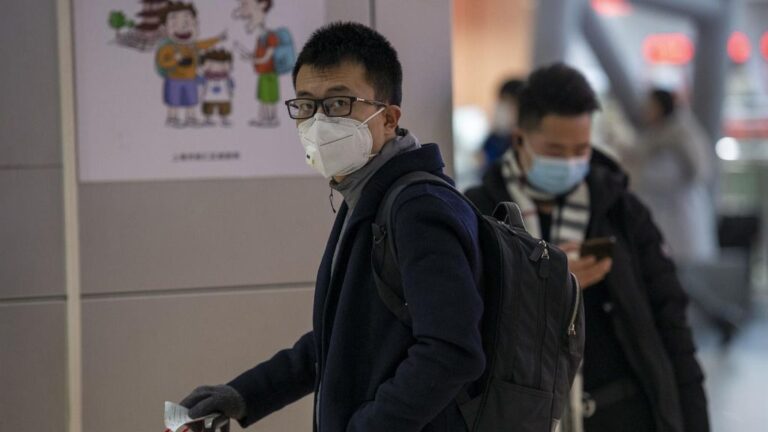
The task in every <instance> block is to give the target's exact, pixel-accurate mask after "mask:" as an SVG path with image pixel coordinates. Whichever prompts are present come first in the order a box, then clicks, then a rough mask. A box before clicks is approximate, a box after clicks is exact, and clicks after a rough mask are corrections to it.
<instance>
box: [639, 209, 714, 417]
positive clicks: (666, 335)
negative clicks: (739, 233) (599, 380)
mask: <svg viewBox="0 0 768 432" xmlns="http://www.w3.org/2000/svg"><path fill="white" fill-rule="evenodd" d="M626 203H627V210H628V212H627V214H628V215H631V216H629V217H628V218H627V219H629V220H631V221H632V222H633V223H632V226H631V229H632V236H633V238H634V241H635V245H636V247H637V248H638V254H637V255H638V259H639V264H640V271H641V274H642V275H643V279H644V283H645V286H646V287H647V288H648V295H649V298H650V302H651V307H652V310H653V314H654V319H655V321H656V328H657V329H658V332H659V334H660V335H661V338H662V342H663V343H664V348H665V349H666V351H667V354H668V355H669V358H670V359H671V361H672V366H673V367H674V370H675V376H676V379H677V388H678V392H679V395H680V406H681V408H682V410H683V413H682V414H683V420H684V422H685V430H686V432H706V431H709V418H708V414H707V399H706V395H705V393H704V386H703V383H704V373H703V371H702V369H701V366H700V365H699V363H698V361H697V360H696V356H695V354H696V347H695V345H694V341H693V334H692V332H691V328H690V326H689V325H688V321H687V318H686V307H687V305H688V296H687V295H686V293H685V292H684V291H683V288H682V286H681V285H680V281H679V279H678V277H677V272H676V270H675V266H674V264H673V262H672V260H671V259H670V258H669V257H668V255H667V254H666V253H665V251H664V244H663V238H662V235H661V233H660V231H659V229H658V228H657V227H656V225H655V224H654V222H653V220H652V218H651V215H650V213H649V211H648V209H647V208H646V207H645V206H644V205H643V204H641V203H640V201H639V200H638V199H637V198H635V197H634V196H632V195H630V194H627V198H626Z"/></svg>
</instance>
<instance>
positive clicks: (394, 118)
mask: <svg viewBox="0 0 768 432" xmlns="http://www.w3.org/2000/svg"><path fill="white" fill-rule="evenodd" d="M381 114H382V115H383V116H384V128H386V129H387V130H393V131H396V130H397V125H398V124H399V123H400V116H402V115H403V113H402V111H401V110H400V107H399V106H397V105H387V108H386V109H384V112H382V113H381Z"/></svg>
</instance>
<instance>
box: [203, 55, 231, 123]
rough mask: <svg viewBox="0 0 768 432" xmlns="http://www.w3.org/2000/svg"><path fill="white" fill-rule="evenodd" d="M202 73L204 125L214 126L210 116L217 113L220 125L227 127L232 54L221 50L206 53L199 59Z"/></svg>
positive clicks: (229, 110) (229, 109)
mask: <svg viewBox="0 0 768 432" xmlns="http://www.w3.org/2000/svg"><path fill="white" fill-rule="evenodd" d="M200 63H201V65H200V66H201V69H202V71H203V76H202V80H203V96H202V97H203V115H204V116H205V125H206V126H212V125H213V124H214V122H213V120H212V118H211V117H212V116H213V115H214V113H218V114H219V117H221V124H222V125H223V126H229V125H230V123H229V120H227V117H228V116H229V114H230V113H231V112H232V96H233V92H234V89H235V82H234V81H233V80H232V76H231V72H232V53H230V52H229V51H226V50H223V49H217V50H212V51H208V52H206V53H205V54H204V55H203V56H202V57H201V58H200Z"/></svg>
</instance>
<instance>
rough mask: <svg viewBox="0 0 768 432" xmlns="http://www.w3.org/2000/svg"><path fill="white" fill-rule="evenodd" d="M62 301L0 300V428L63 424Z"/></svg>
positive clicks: (18, 431) (18, 429)
mask: <svg viewBox="0 0 768 432" xmlns="http://www.w3.org/2000/svg"><path fill="white" fill-rule="evenodd" d="M65 337H66V334H65V306H64V302H63V301H61V302H41V303H27V304H22V303H5V304H0V347H2V348H0V389H2V391H0V430H2V431H14V432H25V431H63V430H64V427H65V425H66V421H65V420H66V378H65V373H66V348H65Z"/></svg>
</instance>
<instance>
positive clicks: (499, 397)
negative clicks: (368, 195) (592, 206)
mask: <svg viewBox="0 0 768 432" xmlns="http://www.w3.org/2000/svg"><path fill="white" fill-rule="evenodd" d="M417 183H431V184H436V185H440V186H445V187H447V188H450V189H451V190H453V191H454V192H455V193H456V194H457V195H458V196H461V197H462V198H463V199H464V200H466V201H467V203H469V204H470V206H471V207H472V208H473V209H474V210H475V212H476V213H477V215H478V228H479V237H480V238H479V240H480V248H481V254H482V262H483V267H482V275H481V283H480V287H481V290H482V296H483V300H484V304H485V311H484V313H483V318H482V329H481V333H482V341H483V350H484V352H485V355H486V362H487V363H486V368H485V372H484V373H483V375H482V376H481V377H480V379H479V380H478V381H476V382H475V383H473V384H471V385H469V386H467V387H466V388H465V389H464V390H463V391H462V392H461V393H460V394H459V396H458V397H457V399H456V400H457V402H458V404H459V407H460V409H461V412H462V415H463V416H464V419H465V421H466V423H467V428H468V430H469V431H470V432H500V431H520V432H551V431H554V430H555V429H556V428H557V426H558V425H559V424H560V420H561V418H562V416H563V411H564V408H565V406H566V405H567V404H568V394H569V391H570V387H571V384H572V383H573V379H574V377H575V375H576V371H577V369H578V368H579V366H580V364H581V359H582V355H583V352H584V306H583V304H582V300H581V290H580V288H579V286H578V283H577V281H576V278H575V277H574V276H573V275H572V274H571V273H570V272H569V271H568V261H567V258H566V256H565V254H564V253H563V252H562V251H561V250H559V249H557V248H555V247H552V246H551V245H549V244H547V242H546V241H544V240H539V239H535V238H533V237H531V236H530V235H529V234H528V232H527V231H526V230H525V226H524V225H523V221H522V216H521V214H520V209H519V207H518V206H517V205H516V204H513V203H508V202H505V203H501V204H499V206H498V207H497V208H496V211H495V212H494V215H493V217H489V216H483V215H481V214H480V212H479V211H478V210H477V208H476V207H475V206H474V205H473V204H472V203H471V202H470V201H469V200H468V199H467V198H466V197H464V195H462V194H461V193H460V192H459V191H458V190H456V189H455V188H454V187H453V186H451V185H450V184H449V183H448V182H446V181H445V180H443V179H442V178H440V177H438V176H436V175H433V174H430V173H427V172H420V171H419V172H413V173H410V174H408V175H405V176H403V177H402V178H400V179H399V180H397V181H396V182H395V183H394V184H393V185H392V186H391V187H390V188H389V190H388V191H387V193H386V195H385V196H384V199H383V200H382V204H381V205H380V207H379V210H378V214H377V216H376V221H375V223H374V224H373V225H372V229H373V236H374V246H373V251H372V261H373V273H374V279H375V281H376V287H377V290H378V292H379V296H380V297H381V299H382V301H383V302H384V304H385V305H386V306H387V308H388V309H389V310H390V311H392V313H393V314H395V316H397V318H398V319H399V320H400V321H401V322H403V323H404V324H406V325H408V326H410V324H411V318H410V315H409V313H408V305H407V303H405V300H404V298H405V296H404V293H403V287H402V285H401V281H400V272H399V269H398V265H397V256H396V252H395V247H394V237H395V236H394V234H393V233H392V228H393V226H394V225H393V224H392V223H391V217H392V206H393V204H394V202H395V200H396V198H397V196H398V195H399V194H400V193H401V192H402V191H403V190H404V189H405V188H407V187H409V186H411V185H414V184H417Z"/></svg>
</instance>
